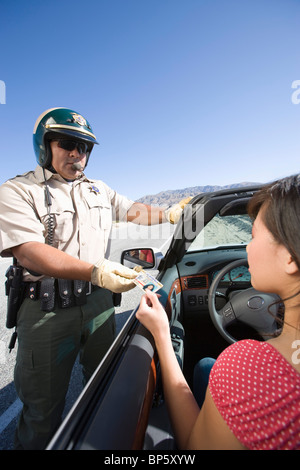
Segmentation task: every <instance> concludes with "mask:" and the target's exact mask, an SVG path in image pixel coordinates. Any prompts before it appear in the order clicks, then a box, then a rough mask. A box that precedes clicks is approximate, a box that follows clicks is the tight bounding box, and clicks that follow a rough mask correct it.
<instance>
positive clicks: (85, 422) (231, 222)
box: [48, 186, 284, 451]
mask: <svg viewBox="0 0 300 470" xmlns="http://www.w3.org/2000/svg"><path fill="white" fill-rule="evenodd" d="M258 189H259V186H255V187H241V188H235V189H231V190H222V191H218V192H212V193H202V194H199V195H198V196H196V197H194V198H193V199H192V200H191V201H190V203H189V204H188V205H187V206H186V207H185V210H184V212H183V215H182V218H181V220H180V222H179V223H178V224H177V226H176V229H175V232H174V235H173V238H172V240H171V243H170V246H169V249H168V251H167V253H166V255H165V256H162V254H161V253H160V252H158V250H157V249H154V248H149V246H146V247H143V249H141V248H140V247H139V248H136V247H134V246H128V249H127V250H126V251H124V252H123V253H122V257H121V262H122V263H123V264H125V265H127V266H131V267H132V266H133V265H140V266H142V267H143V268H144V269H155V270H156V271H157V270H158V275H157V276H156V277H157V279H158V280H159V281H160V282H161V283H162V284H163V287H162V288H161V289H160V291H159V293H160V295H161V297H160V301H161V302H162V304H163V305H164V307H165V309H166V312H167V314H168V317H169V322H170V334H171V337H172V342H173V346H174V351H175V353H176V356H177V358H178V361H179V363H180V365H181V367H182V370H183V372H184V374H185V376H186V378H187V380H188V382H189V384H190V386H191V388H192V387H193V383H192V377H193V369H194V366H195V364H196V362H197V361H199V360H200V359H201V358H203V357H207V356H210V357H214V358H216V357H217V356H218V355H219V354H220V353H221V352H222V350H223V349H224V348H226V347H227V346H228V345H229V344H230V343H233V342H234V341H236V340H240V339H243V338H255V339H258V340H261V341H264V340H266V339H267V338H268V337H269V335H270V334H272V333H274V332H275V330H276V329H278V328H280V325H279V324H278V323H277V321H278V320H277V318H280V317H282V316H283V315H284V312H283V311H282V306H281V304H280V302H278V300H280V299H278V298H276V296H274V295H270V294H268V293H262V292H258V291H255V290H254V289H253V288H252V287H251V282H250V274H249V271H248V267H247V266H248V265H247V254H246V246H247V244H248V243H249V241H250V239H251V230H252V221H251V220H250V218H249V216H248V215H247V204H248V201H249V199H250V198H251V197H252V195H253V194H254V192H255V191H257V190H258ZM141 254H143V256H139V255H141ZM145 254H146V255H147V256H145ZM149 272H150V273H151V271H149ZM137 307H138V306H137ZM176 448H177V447H176V440H175V438H174V436H173V432H172V428H171V424H170V421H169V417H168V413H167V409H166V404H165V401H164V392H163V388H162V383H161V376H160V365H159V361H158V357H157V354H156V351H155V346H154V342H153V338H152V336H151V335H150V334H149V332H148V331H147V330H146V329H145V328H144V327H143V326H142V325H141V324H140V323H139V322H138V320H137V319H136V317H135V311H133V312H132V314H131V316H130V317H129V319H128V320H127V322H126V323H125V325H124V327H123V328H122V330H121V332H120V333H119V335H118V337H117V338H116V340H115V342H114V344H113V345H112V347H111V348H110V350H109V351H108V353H107V355H106V356H105V358H104V359H103V361H102V362H101V364H100V365H99V367H98V369H97V370H96V371H95V373H94V375H93V377H92V378H91V380H90V381H89V383H88V384H87V386H86V387H85V389H84V390H83V392H82V393H81V395H80V397H79V398H78V400H77V402H76V403H75V404H74V406H73V408H72V409H71V411H70V413H69V414H68V416H67V417H66V419H65V420H64V422H63V423H62V425H61V427H60V428H59V429H58V431H57V433H56V434H55V436H54V437H53V439H52V440H51V442H50V443H49V445H48V449H74V450H78V449H82V450H84V449H102V450H138V449H143V450H165V451H171V450H175V449H176Z"/></svg>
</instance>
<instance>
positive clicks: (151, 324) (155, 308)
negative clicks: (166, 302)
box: [136, 289, 170, 341]
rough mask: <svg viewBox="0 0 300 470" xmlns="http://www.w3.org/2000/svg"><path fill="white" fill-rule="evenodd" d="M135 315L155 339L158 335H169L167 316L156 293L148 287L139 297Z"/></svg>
mask: <svg viewBox="0 0 300 470" xmlns="http://www.w3.org/2000/svg"><path fill="white" fill-rule="evenodd" d="M136 317H137V319H138V320H139V321H140V322H141V323H142V325H144V327H145V328H147V329H148V330H149V331H150V333H151V334H152V336H153V337H154V340H155V341H156V340H157V339H159V338H160V337H164V336H165V335H168V336H169V335H170V329H169V320H168V316H167V314H166V312H165V310H164V308H163V306H162V305H161V303H160V302H159V300H158V297H157V295H156V294H154V293H153V292H151V291H150V290H149V289H147V290H146V291H145V295H143V297H142V299H141V303H140V306H139V309H138V311H137V312H136Z"/></svg>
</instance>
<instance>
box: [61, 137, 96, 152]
mask: <svg viewBox="0 0 300 470" xmlns="http://www.w3.org/2000/svg"><path fill="white" fill-rule="evenodd" d="M57 145H58V147H59V148H61V149H63V150H68V151H69V152H72V150H75V149H77V150H78V153H79V154H80V155H82V154H83V153H88V152H90V151H91V146H90V145H88V144H86V143H85V142H77V141H76V140H66V139H64V140H58V141H57Z"/></svg>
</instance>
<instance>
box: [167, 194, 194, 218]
mask: <svg viewBox="0 0 300 470" xmlns="http://www.w3.org/2000/svg"><path fill="white" fill-rule="evenodd" d="M191 199H193V198H192V197H186V198H185V199H182V200H181V201H180V202H178V204H174V206H172V207H170V208H169V209H166V210H165V216H166V219H167V221H168V222H170V224H177V223H178V221H179V219H180V217H181V214H182V211H183V209H184V207H185V205H186V204H187V203H188V202H190V200H191Z"/></svg>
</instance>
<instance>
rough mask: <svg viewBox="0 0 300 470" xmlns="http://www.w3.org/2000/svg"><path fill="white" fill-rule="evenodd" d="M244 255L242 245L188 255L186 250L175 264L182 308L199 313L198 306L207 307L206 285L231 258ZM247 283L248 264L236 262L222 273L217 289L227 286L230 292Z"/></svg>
mask: <svg viewBox="0 0 300 470" xmlns="http://www.w3.org/2000/svg"><path fill="white" fill-rule="evenodd" d="M246 256H247V255H246V251H245V249H244V250H227V249H225V250H215V251H207V252H198V253H193V254H192V256H190V255H189V254H186V255H185V256H184V258H183V259H182V261H181V262H180V263H179V264H178V265H177V267H178V274H179V281H180V285H181V289H182V294H183V305H184V306H185V310H186V312H188V311H190V312H191V313H192V312H198V313H199V312H200V310H201V309H202V311H203V313H204V312H205V311H207V308H208V292H209V288H210V286H211V284H212V282H213V280H214V279H215V277H216V276H217V274H218V273H219V272H220V270H221V269H223V268H224V266H226V265H227V264H229V263H231V262H232V261H234V260H235V259H241V258H246ZM178 284H179V282H178ZM249 287H251V275H250V273H249V270H248V268H247V267H246V266H238V267H236V268H233V269H231V270H230V271H229V272H228V273H226V274H225V275H224V277H223V278H222V279H221V280H220V282H219V284H218V291H219V292H221V293H223V294H226V293H228V289H229V291H230V292H231V291H234V290H240V289H247V288H249ZM199 308H200V310H199Z"/></svg>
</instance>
